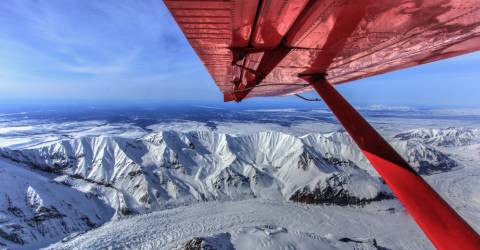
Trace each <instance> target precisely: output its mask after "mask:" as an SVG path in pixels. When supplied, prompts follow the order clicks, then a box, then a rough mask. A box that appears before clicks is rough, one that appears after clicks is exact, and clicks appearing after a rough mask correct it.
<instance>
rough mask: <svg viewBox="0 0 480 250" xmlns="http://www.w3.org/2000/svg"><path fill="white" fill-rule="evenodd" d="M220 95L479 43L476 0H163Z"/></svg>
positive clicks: (270, 89)
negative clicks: (309, 75) (302, 76)
mask: <svg viewBox="0 0 480 250" xmlns="http://www.w3.org/2000/svg"><path fill="white" fill-rule="evenodd" d="M165 4H166V5H167V7H168V8H169V9H170V11H171V13H172V14H173V16H174V18H175V20H176V21H177V23H178V24H179V26H180V28H181V29H182V31H183V32H184V33H185V36H186V37H187V39H188V40H189V42H190V44H191V45H192V47H193V48H194V49H195V51H196V52H197V54H198V55H199V57H200V59H201V60H202V62H203V63H204V65H205V66H206V68H207V70H208V71H209V73H210V74H211V76H212V77H213V79H214V80H215V82H216V84H217V85H218V87H219V88H220V90H221V91H222V92H223V93H224V95H225V100H226V101H230V100H236V101H240V100H242V99H243V98H245V97H254V96H276V95H287V94H294V93H299V92H303V91H308V90H310V89H311V87H310V86H309V85H308V84H307V83H306V82H305V81H303V80H302V79H301V78H299V75H305V74H307V75H308V74H323V73H324V74H326V78H327V80H328V81H329V82H330V83H333V84H339V83H344V82H348V81H352V80H356V79H360V78H365V77H369V76H373V75H377V74H382V73H385V72H389V71H393V70H398V69H402V68H407V67H411V66H415V65H419V64H424V63H428V62H432V61H435V60H439V59H444V58H448V57H452V56H457V55H461V54H464V53H468V52H472V51H476V50H479V49H480V0H412V1H405V0H363V1H360V0H351V1H348V0H343V1H338V0H322V1H308V0H289V1H275V0H263V1H258V0H244V1H241V0H231V1H192V0H188V1H185V0H165Z"/></svg>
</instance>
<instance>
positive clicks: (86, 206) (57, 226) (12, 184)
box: [0, 159, 113, 248]
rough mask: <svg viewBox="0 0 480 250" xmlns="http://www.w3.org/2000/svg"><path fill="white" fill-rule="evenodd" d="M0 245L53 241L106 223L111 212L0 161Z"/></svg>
mask: <svg viewBox="0 0 480 250" xmlns="http://www.w3.org/2000/svg"><path fill="white" fill-rule="evenodd" d="M0 190H1V191H0V246H6V247H14V248H15V247H18V246H19V245H24V244H28V245H29V246H30V247H32V248H35V245H36V243H38V245H45V244H47V243H51V242H55V241H58V240H60V239H61V238H63V237H65V236H67V235H69V234H71V233H73V232H77V231H85V230H88V229H92V228H94V227H97V226H99V225H101V224H103V223H105V222H106V221H108V220H109V219H110V218H111V217H112V215H113V209H111V208H110V207H109V206H107V205H106V204H105V203H104V202H102V201H100V200H99V199H97V198H96V197H94V196H92V195H90V194H87V193H82V192H79V191H77V190H75V189H71V188H68V187H66V186H64V185H61V184H58V183H55V182H53V181H52V180H51V178H49V177H48V176H44V175H42V174H40V173H36V172H33V171H31V170H28V169H24V168H22V167H20V166H18V165H16V164H13V163H12V162H9V161H7V160H4V159H0Z"/></svg>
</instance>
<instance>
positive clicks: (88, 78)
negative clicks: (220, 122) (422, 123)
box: [0, 0, 480, 107]
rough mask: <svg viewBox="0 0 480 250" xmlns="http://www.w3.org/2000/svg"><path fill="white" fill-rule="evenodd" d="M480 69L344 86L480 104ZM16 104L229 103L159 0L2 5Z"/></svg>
mask: <svg viewBox="0 0 480 250" xmlns="http://www.w3.org/2000/svg"><path fill="white" fill-rule="evenodd" d="M479 64H480V53H474V54H469V55H466V56H462V57H458V58H454V59H449V60H444V61H442V62H436V63H432V64H429V65H425V66H420V67H416V68H411V69H408V70H403V71H399V72H393V73H389V74H386V75H381V76H377V77H372V78H367V79H364V80H361V81H356V82H354V83H349V84H344V85H341V86H339V87H338V88H339V90H340V91H341V92H342V93H343V94H344V95H345V96H346V97H347V98H348V99H349V100H351V101H352V102H353V103H355V104H358V105H370V104H385V105H421V106H468V107H480V94H479V93H480V84H479V83H480V82H479V81H480V71H479V70H478V68H480V67H479ZM309 95H311V96H313V95H314V94H313V93H311V94H309ZM16 99H17V100H90V99H91V100H105V101H108V100H115V101H121V100H145V101H149V100H155V101H177V102H186V101H189V102H195V101H199V102H210V103H218V104H220V103H221V102H222V101H223V97H222V95H221V94H220V93H219V91H218V90H217V88H216V86H215V85H214V83H213V81H212V80H211V78H210V77H209V75H208V74H207V72H206V70H205V69H204V68H203V66H202V65H201V63H200V61H199V60H198V58H197V56H196V55H195V54H194V52H193V50H192V49H191V48H190V46H189V45H188V43H187V41H186V40H185V38H184V37H183V35H182V34H181V32H180V31H179V29H178V27H177V25H176V24H175V22H174V21H173V19H172V17H171V16H170V14H169V13H168V10H167V9H166V8H165V6H164V5H163V3H162V1H160V0H135V1H132V0H111V1H105V0H99V1H78V0H44V1H42V0H36V1H33V0H32V1H25V0H18V1H13V0H2V1H0V100H16ZM255 102H267V103H297V102H301V101H300V100H297V99H296V98H292V97H286V98H285V97H280V98H260V99H257V100H249V101H247V103H250V104H251V103H255Z"/></svg>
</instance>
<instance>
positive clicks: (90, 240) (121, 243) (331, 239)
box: [48, 199, 430, 249]
mask: <svg viewBox="0 0 480 250" xmlns="http://www.w3.org/2000/svg"><path fill="white" fill-rule="evenodd" d="M386 208H387V209H386ZM398 208H399V204H398V203H397V202H395V201H391V202H390V201H389V202H381V203H379V204H377V205H371V206H367V207H363V208H361V207H336V206H313V205H300V204H295V203H291V202H278V201H266V200H260V199H255V200H244V201H235V202H207V203H199V204H195V205H191V206H185V207H179V208H175V209H169V210H164V211H159V212H153V213H151V214H146V215H139V216H134V217H131V218H126V219H122V220H119V221H116V222H112V223H107V224H106V225H104V226H102V227H101V228H98V229H95V230H92V231H89V232H87V233H85V234H82V235H80V236H78V237H76V238H74V239H73V240H71V241H68V242H66V243H59V244H56V245H53V246H51V247H49V248H48V249H101V248H112V249H171V248H175V247H177V248H180V249H181V248H182V247H183V246H184V245H185V243H187V242H188V241H189V240H191V239H192V238H193V237H196V236H200V237H208V236H212V235H218V234H221V233H225V234H228V235H229V237H225V238H226V239H225V238H224V239H220V240H223V241H227V242H230V243H231V245H232V246H233V247H234V249H318V248H319V247H320V248H321V247H325V249H348V248H350V249H353V248H354V247H355V246H357V248H359V249H376V248H374V247H373V242H374V241H375V242H377V243H376V244H378V246H380V247H384V246H388V248H389V249H430V247H429V243H428V240H427V239H426V238H425V237H424V236H423V234H422V233H421V231H420V230H419V229H418V228H417V227H416V225H415V224H414V223H413V222H412V221H411V220H410V219H408V217H407V215H406V214H405V213H404V212H403V211H401V210H400V211H396V212H392V210H394V211H395V210H396V209H398ZM342 238H344V239H345V238H348V239H351V240H352V241H351V242H342V241H340V239H342ZM218 240H219V239H216V240H214V242H216V241H218ZM354 241H360V242H362V243H360V244H359V243H355V242H354ZM226 249H229V248H226ZM230 249H233V248H230ZM322 249H324V248H322Z"/></svg>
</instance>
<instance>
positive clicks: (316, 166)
mask: <svg viewBox="0 0 480 250" xmlns="http://www.w3.org/2000/svg"><path fill="white" fill-rule="evenodd" d="M252 113H253V112H252ZM291 113H295V114H296V112H293V111H291ZM297 115H302V116H305V115H306V114H305V112H301V113H299V114H297ZM307 115H308V114H307ZM313 117H315V116H313ZM376 119H378V118H376ZM388 119H389V118H388V117H387V118H384V120H382V121H383V123H379V124H377V125H376V126H378V127H380V129H381V131H384V133H385V135H386V137H387V138H388V140H389V141H390V142H391V143H392V145H393V146H394V147H395V148H396V149H397V150H398V152H399V153H400V154H401V155H402V156H403V157H404V158H405V159H406V160H407V161H408V162H409V163H410V164H411V165H412V166H413V167H414V168H415V170H416V171H418V172H419V173H420V174H422V175H423V176H424V177H425V178H426V179H427V181H428V182H430V183H431V184H432V185H433V187H434V188H435V189H437V190H438V191H439V193H440V194H441V195H442V196H444V197H445V198H446V199H447V201H449V202H450V203H451V205H452V206H453V207H454V208H455V209H456V210H457V211H458V212H459V213H460V214H461V215H462V216H463V217H464V218H465V219H466V220H467V221H468V222H469V223H470V224H471V225H472V226H473V227H474V228H475V229H476V230H479V229H480V218H479V217H480V216H479V214H480V199H479V197H480V196H479V195H480V189H479V187H480V185H478V184H480V183H479V182H478V176H480V167H479V166H478V162H479V160H480V130H479V129H478V128H477V127H472V126H470V128H465V127H457V128H453V127H448V128H447V127H446V126H445V127H443V128H442V127H432V126H424V125H425V122H422V123H418V121H415V123H416V124H417V125H422V126H421V127H420V126H417V127H419V128H415V126H414V125H415V124H411V125H409V126H406V125H402V126H401V127H399V128H397V129H396V130H395V131H393V130H392V129H391V128H389V129H382V126H387V125H388V124H389V120H388ZM404 121H408V120H404ZM0 122H1V121H0ZM232 124H235V123H234V122H232V121H223V122H217V124H216V125H215V127H213V128H212V127H211V125H210V126H205V124H204V123H202V122H196V121H178V122H171V123H157V124H154V125H149V126H148V127H137V126H134V125H132V123H127V124H126V125H125V127H126V128H127V129H126V130H125V129H124V128H123V127H122V126H121V125H120V124H114V125H112V124H110V123H101V122H91V124H90V125H85V123H82V125H81V127H74V128H73V129H70V128H69V130H68V131H63V132H61V133H59V132H58V131H46V132H43V133H36V134H34V135H32V134H25V133H23V132H22V133H20V132H19V131H21V130H18V129H15V127H14V126H13V127H10V128H7V127H6V128H4V131H8V132H4V138H1V140H0V144H3V145H4V146H3V147H0V248H7V249H22V248H23V249H36V248H39V247H48V246H49V245H50V244H53V245H51V246H49V247H48V248H50V249H99V248H114V249H117V248H120V249H123V248H129V249H160V248H161V249H172V248H176V249H200V247H204V249H209V248H208V247H213V249H217V248H220V249H252V248H253V246H255V248H256V249H292V248H295V249H318V248H322V249H353V248H356V249H430V248H431V247H432V246H431V245H430V243H429V241H428V240H427V239H426V238H425V236H424V235H423V233H422V232H421V231H420V230H419V228H418V227H417V226H416V225H415V224H414V223H413V221H412V220H411V219H410V218H409V216H408V215H407V214H406V213H405V211H404V209H403V208H402V206H401V205H400V204H399V202H398V201H397V200H396V199H395V198H394V196H393V195H392V193H391V191H390V190H389V188H388V187H387V186H386V185H385V184H384V183H383V181H382V180H381V178H379V177H378V174H377V173H376V172H375V171H374V170H373V169H372V168H371V167H370V165H369V163H368V162H367V160H366V159H365V158H364V157H363V155H362V154H361V153H360V151H359V150H358V148H357V147H356V146H355V145H354V144H353V143H352V141H351V139H350V137H349V136H348V135H347V134H346V133H344V132H342V131H339V130H338V126H337V125H335V123H334V122H332V123H330V122H325V121H316V122H311V121H304V122H300V123H298V124H297V127H291V128H290V129H289V128H288V127H285V125H284V124H280V125H265V123H262V124H263V126H262V125H261V123H255V122H251V123H250V124H243V125H242V124H238V123H237V124H236V125H235V126H233V125H232ZM449 125H450V124H449ZM99 126H100V127H99ZM102 126H103V127H104V126H107V127H108V128H102ZM232 126H233V127H232ZM321 126H323V127H324V129H325V130H322V131H319V130H317V128H318V127H321ZM42 127H47V126H44V125H42ZM244 127H245V128H246V129H243V128H244ZM310 127H311V128H312V129H311V130H309V128H310ZM229 129H230V130H231V132H229ZM130 130H131V131H135V132H134V133H126V132H127V131H130ZM289 130H291V133H290V132H289ZM106 131H107V132H106ZM116 131H119V132H116ZM239 131H242V132H241V133H239ZM1 134H2V132H1V131H0V135H1ZM57 135H60V136H57ZM28 136H30V137H32V138H28ZM10 138H22V139H21V140H20V139H19V141H21V143H19V144H16V143H10V144H9V142H8V139H10ZM47 138H48V139H47ZM28 139H31V140H30V141H28ZM13 141H15V140H13ZM55 242H57V243H55Z"/></svg>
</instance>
